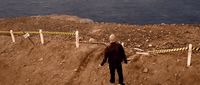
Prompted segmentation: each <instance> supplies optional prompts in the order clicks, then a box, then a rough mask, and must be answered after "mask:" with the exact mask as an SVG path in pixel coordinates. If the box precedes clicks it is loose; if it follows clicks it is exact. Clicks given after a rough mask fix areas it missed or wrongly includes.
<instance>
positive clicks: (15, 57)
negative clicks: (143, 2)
mask: <svg viewBox="0 0 200 85" xmlns="http://www.w3.org/2000/svg"><path fill="white" fill-rule="evenodd" d="M10 29H12V30H14V31H22V30H23V31H38V30H39V29H43V30H44V31H66V32H71V31H75V30H79V32H80V37H81V38H80V40H81V41H88V40H89V39H90V38H94V39H96V40H97V41H98V42H108V36H109V35H110V34H111V33H114V34H116V35H117V36H118V38H119V40H120V41H122V42H124V43H125V49H126V54H127V56H128V57H129V58H133V60H131V61H130V62H129V63H128V64H123V68H124V69H123V72H124V77H125V83H126V85H199V84H200V77H199V76H200V57H199V56H200V54H199V52H194V53H193V54H192V66H191V67H189V68H187V67H186V61H187V51H181V52H171V53H165V54H151V55H149V56H144V55H136V54H135V52H136V51H135V50H134V48H140V49H143V50H145V51H151V50H154V49H166V48H177V47H185V46H188V44H190V43H191V44H193V46H195V47H200V40H199V39H200V25H188V24H179V25H177V24H156V25H128V24H117V23H103V22H102V23H97V22H93V21H92V20H89V19H82V18H78V17H75V16H67V15H50V16H32V17H18V18H6V19H0V31H9V30H10ZM44 37H45V44H44V45H41V43H40V38H39V35H31V37H30V38H31V39H32V41H33V42H34V45H33V44H32V43H31V42H30V41H29V40H28V39H25V38H24V37H22V36H21V35H18V36H16V43H12V42H11V37H10V35H6V34H0V85H109V70H108V65H105V66H104V67H102V68H98V64H99V63H100V62H101V61H102V58H103V50H104V48H105V46H104V45H99V44H85V43H81V44H80V47H79V48H76V47H75V43H74V41H75V39H74V36H63V35H44ZM116 77H117V76H116Z"/></svg>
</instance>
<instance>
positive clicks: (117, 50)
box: [101, 42, 127, 66]
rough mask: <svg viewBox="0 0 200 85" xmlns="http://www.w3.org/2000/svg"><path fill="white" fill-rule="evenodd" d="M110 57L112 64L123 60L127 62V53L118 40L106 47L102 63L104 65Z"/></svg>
mask: <svg viewBox="0 0 200 85" xmlns="http://www.w3.org/2000/svg"><path fill="white" fill-rule="evenodd" d="M107 59H108V63H109V64H111V65H116V64H121V62H122V61H124V63H127V59H126V55H125V52H124V49H123V47H122V45H121V44H119V43H118V42H112V43H111V44H110V45H109V46H108V47H107V48H106V49H105V54H104V59H103V61H102V63H101V66H103V65H104V64H105V63H106V61H107Z"/></svg>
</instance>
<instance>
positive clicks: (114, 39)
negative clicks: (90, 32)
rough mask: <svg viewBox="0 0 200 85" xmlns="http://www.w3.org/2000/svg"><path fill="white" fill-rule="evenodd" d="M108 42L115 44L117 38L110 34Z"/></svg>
mask: <svg viewBox="0 0 200 85" xmlns="http://www.w3.org/2000/svg"><path fill="white" fill-rule="evenodd" d="M109 41H110V42H116V41H117V37H116V36H115V35H114V34H111V35H110V37H109Z"/></svg>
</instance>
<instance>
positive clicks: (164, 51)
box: [149, 47, 200, 54]
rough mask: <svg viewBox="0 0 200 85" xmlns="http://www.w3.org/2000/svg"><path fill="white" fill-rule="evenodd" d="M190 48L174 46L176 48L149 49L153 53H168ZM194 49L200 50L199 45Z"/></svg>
mask: <svg viewBox="0 0 200 85" xmlns="http://www.w3.org/2000/svg"><path fill="white" fill-rule="evenodd" d="M185 50H188V47H183V48H174V49H163V50H153V51H149V52H152V53H157V54H159V53H168V52H176V51H185ZM192 50H194V51H200V48H199V47H193V48H192Z"/></svg>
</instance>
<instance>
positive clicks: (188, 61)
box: [187, 44, 192, 67]
mask: <svg viewBox="0 0 200 85" xmlns="http://www.w3.org/2000/svg"><path fill="white" fill-rule="evenodd" d="M191 59H192V44H189V49H188V59H187V67H189V66H190V64H191Z"/></svg>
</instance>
